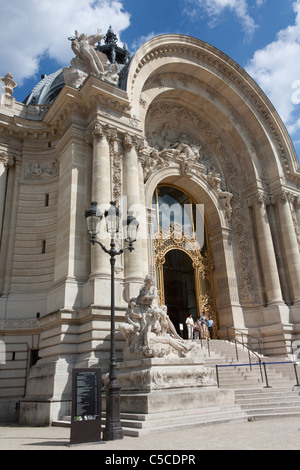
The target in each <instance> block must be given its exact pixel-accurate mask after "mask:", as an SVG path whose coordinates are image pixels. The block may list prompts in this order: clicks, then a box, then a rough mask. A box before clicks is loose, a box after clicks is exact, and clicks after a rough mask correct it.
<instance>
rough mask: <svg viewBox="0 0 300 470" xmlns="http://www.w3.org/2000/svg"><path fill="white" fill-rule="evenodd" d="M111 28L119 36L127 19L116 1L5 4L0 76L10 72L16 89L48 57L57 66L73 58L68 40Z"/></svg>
mask: <svg viewBox="0 0 300 470" xmlns="http://www.w3.org/2000/svg"><path fill="white" fill-rule="evenodd" d="M110 24H112V27H113V30H114V32H115V33H116V34H117V35H119V33H120V32H121V31H123V30H124V29H126V28H127V27H128V26H129V24H130V15H129V13H127V12H126V11H124V9H123V5H122V3H121V1H118V0H80V1H78V0H63V1H61V0H22V1H20V0H9V1H7V2H2V5H1V13H0V44H1V48H0V67H1V70H0V76H4V75H5V74H6V73H7V72H11V73H12V75H13V77H14V79H15V80H16V81H17V82H18V84H19V85H21V84H22V81H23V80H24V79H25V78H30V77H33V76H34V75H35V74H36V73H37V71H38V65H39V60H40V59H41V57H43V56H45V55H48V56H49V57H50V58H51V59H56V60H57V61H58V62H59V64H61V65H69V61H70V59H71V58H72V57H73V55H74V54H73V52H72V51H71V44H70V42H69V41H68V37H69V36H73V35H74V31H75V29H76V30H77V31H78V32H79V33H82V32H85V33H87V34H93V33H96V32H97V28H101V29H102V31H103V32H106V31H107V29H108V27H109V26H110Z"/></svg>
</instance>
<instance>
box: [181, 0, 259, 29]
mask: <svg viewBox="0 0 300 470" xmlns="http://www.w3.org/2000/svg"><path fill="white" fill-rule="evenodd" d="M185 2H186V8H185V13H187V14H188V15H189V16H190V17H195V16H196V15H197V14H199V11H200V12H201V11H203V13H205V14H207V15H208V16H209V18H210V22H209V25H210V26H211V27H214V26H215V25H216V24H217V23H218V22H220V21H222V15H223V14H224V11H225V10H230V11H232V12H233V13H234V14H235V15H236V17H237V19H238V21H239V22H240V23H241V25H242V28H243V30H244V31H245V33H246V34H247V36H248V38H249V37H251V36H252V35H253V33H254V31H255V30H256V28H257V27H258V26H257V25H256V23H255V21H254V19H253V18H252V16H251V15H250V14H249V12H248V3H247V0H185ZM263 2H264V0H257V1H256V5H257V6H258V7H259V6H261V5H262V4H263Z"/></svg>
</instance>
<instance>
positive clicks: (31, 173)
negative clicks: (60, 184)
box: [24, 158, 59, 180]
mask: <svg viewBox="0 0 300 470" xmlns="http://www.w3.org/2000/svg"><path fill="white" fill-rule="evenodd" d="M58 175H59V161H58V159H57V158H55V159H54V160H52V162H50V163H42V162H38V161H36V162H28V163H26V164H25V174H24V178H25V179H30V180H44V179H52V178H56V177H57V176H58Z"/></svg>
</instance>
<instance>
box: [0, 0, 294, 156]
mask: <svg viewBox="0 0 300 470" xmlns="http://www.w3.org/2000/svg"><path fill="white" fill-rule="evenodd" d="M0 2H1V10H0V11H1V15H0V44H1V47H0V77H3V76H4V75H5V74H6V73H7V72H11V73H12V75H13V77H14V79H15V81H16V82H17V83H18V86H17V88H15V91H14V97H15V98H16V99H17V100H18V101H23V100H24V99H25V98H26V96H27V95H28V94H29V92H30V91H31V90H32V88H33V87H34V85H35V84H36V83H38V82H39V80H40V76H41V74H50V73H52V72H54V71H56V70H57V69H59V68H60V67H63V66H68V65H69V64H70V60H71V59H72V57H73V52H72V51H71V47H70V42H69V41H68V39H67V38H68V37H69V36H72V35H74V31H75V29H76V30H78V31H79V32H80V33H81V32H85V33H88V34H92V33H95V32H96V31H97V28H100V29H102V31H103V32H106V31H107V29H108V27H109V25H110V24H111V25H112V27H113V29H114V31H115V33H116V34H118V36H119V38H120V44H122V43H123V42H125V43H126V44H127V46H128V49H129V50H130V52H131V53H134V52H135V51H136V50H137V48H138V47H139V46H141V45H142V44H143V43H144V42H145V41H146V40H148V39H150V38H152V37H154V36H157V35H160V34H165V33H177V34H186V35H190V36H193V37H196V38H199V39H201V40H203V41H206V42H208V43H210V44H212V45H213V46H215V47H217V48H218V49H220V50H221V51H222V52H224V53H225V54H227V55H228V56H230V57H231V58H232V59H233V60H235V61H236V62H237V63H238V64H239V65H241V66H242V67H243V68H245V69H246V70H247V72H248V73H249V74H250V75H251V76H252V77H253V78H254V80H256V82H257V83H258V84H259V85H260V86H261V88H262V89H263V91H264V92H265V93H266V95H267V96H268V97H269V98H270V100H271V101H272V103H273V105H274V106H275V108H276V109H277V111H278V112H279V114H280V115H281V117H282V119H283V121H284V123H285V125H286V127H287V129H288V131H289V132H290V135H291V137H292V140H293V143H294V145H295V148H296V150H297V153H298V156H300V0H150V1H148V0H119V1H116V0H64V1H61V0H10V1H9V2H7V1H6V0H0Z"/></svg>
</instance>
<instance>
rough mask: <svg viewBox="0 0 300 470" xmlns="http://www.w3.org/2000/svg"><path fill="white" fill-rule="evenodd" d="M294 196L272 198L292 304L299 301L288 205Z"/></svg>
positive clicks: (299, 257) (299, 271)
mask: <svg viewBox="0 0 300 470" xmlns="http://www.w3.org/2000/svg"><path fill="white" fill-rule="evenodd" d="M293 201H294V196H293V195H291V194H289V193H287V192H285V191H282V192H280V193H278V194H276V195H275V196H273V197H272V202H273V203H274V204H277V208H278V217H279V222H280V227H281V232H282V240H283V246H284V252H285V259H286V266H287V270H288V273H289V279H290V283H291V288H292V292H293V297H294V299H293V300H294V302H297V301H300V268H299V267H300V253H299V245H298V242H297V237H296V230H295V225H294V221H293V217H292V212H291V207H290V203H292V202H293Z"/></svg>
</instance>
